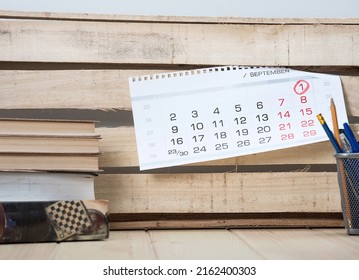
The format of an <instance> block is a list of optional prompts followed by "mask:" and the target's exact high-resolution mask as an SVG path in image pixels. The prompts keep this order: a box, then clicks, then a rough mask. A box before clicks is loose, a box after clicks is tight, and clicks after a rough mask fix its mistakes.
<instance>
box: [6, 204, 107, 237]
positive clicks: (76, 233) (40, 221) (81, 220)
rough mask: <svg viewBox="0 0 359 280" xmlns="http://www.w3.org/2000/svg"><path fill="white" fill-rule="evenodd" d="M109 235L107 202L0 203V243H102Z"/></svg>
mask: <svg viewBox="0 0 359 280" xmlns="http://www.w3.org/2000/svg"><path fill="white" fill-rule="evenodd" d="M108 236H109V225H108V201H107V200H67V201H65V200H60V201H47V202H3V203H0V243H30V242H32V243H35V242H50V241H52V242H61V241H75V240H102V239H107V238H108Z"/></svg>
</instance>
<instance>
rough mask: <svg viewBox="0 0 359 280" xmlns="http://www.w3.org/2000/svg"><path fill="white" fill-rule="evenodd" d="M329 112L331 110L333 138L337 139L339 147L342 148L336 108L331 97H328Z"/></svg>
mask: <svg viewBox="0 0 359 280" xmlns="http://www.w3.org/2000/svg"><path fill="white" fill-rule="evenodd" d="M330 112H331V115H332V122H333V133H334V137H335V140H337V142H338V144H339V147H340V148H342V145H341V142H340V136H339V127H338V117H337V110H336V108H335V104H334V100H333V98H331V99H330Z"/></svg>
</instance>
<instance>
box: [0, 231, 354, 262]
mask: <svg viewBox="0 0 359 280" xmlns="http://www.w3.org/2000/svg"><path fill="white" fill-rule="evenodd" d="M358 254H359V239H358V238H355V237H353V236H348V235H346V234H345V230H344V229H314V230H311V229H239V230H238V229H237V230H225V229H222V230H218V229H217V230H216V229H215V230H213V229H212V230H205V229H202V230H150V231H143V230H131V231H111V233H110V238H109V240H106V241H83V242H69V243H66V242H62V243H59V244H56V243H42V244H41V243H36V244H9V245H6V244H3V245H1V250H0V259H2V260H8V259H10V260H32V259H36V260H51V259H60V260H61V259H67V260H72V259H73V260H75V259H78V260H88V259H92V260H110V259H112V260H141V259H143V260H151V259H153V260H156V259H159V260H161V259H162V260H166V259H172V260H191V259H198V260H200V259H203V260H218V259H253V260H254V259H267V260H271V259H272V260H286V259H288V260H301V259H306V260H324V259H326V260H349V259H353V260H354V259H357V258H358Z"/></svg>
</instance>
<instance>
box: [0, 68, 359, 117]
mask: <svg viewBox="0 0 359 280" xmlns="http://www.w3.org/2000/svg"><path fill="white" fill-rule="evenodd" d="M325 70H326V68H323V71H324V72H325ZM173 71H175V70H173ZM328 71H329V69H328ZM163 72H168V70H148V69H143V70H115V69H113V70H43V71H19V70H0V79H1V87H0V99H1V104H0V108H1V109H39V108H41V109H46V108H51V109H52V108H78V109H104V110H108V109H123V110H131V108H132V106H131V99H130V92H129V85H128V78H129V77H132V76H141V75H152V74H158V73H163ZM341 80H342V84H343V90H344V96H345V99H346V101H347V110H348V114H349V115H350V116H359V105H358V104H359V97H358V95H357V88H359V76H341Z"/></svg>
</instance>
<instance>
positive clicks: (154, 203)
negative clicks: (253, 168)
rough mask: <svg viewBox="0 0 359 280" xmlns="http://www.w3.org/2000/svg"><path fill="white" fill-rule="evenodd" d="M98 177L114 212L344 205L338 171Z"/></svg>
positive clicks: (315, 208) (319, 208)
mask: <svg viewBox="0 0 359 280" xmlns="http://www.w3.org/2000/svg"><path fill="white" fill-rule="evenodd" d="M95 182H96V185H97V188H96V196H97V197H98V198H100V199H101V198H109V197H111V200H110V211H111V212H112V213H246V212H247V213H253V212H257V213H260V212H339V211H341V209H340V198H339V187H338V181H337V175H336V173H335V172H314V173H313V172H283V173H281V172H277V173H212V174H115V175H102V176H99V177H98V178H96V179H95Z"/></svg>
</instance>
